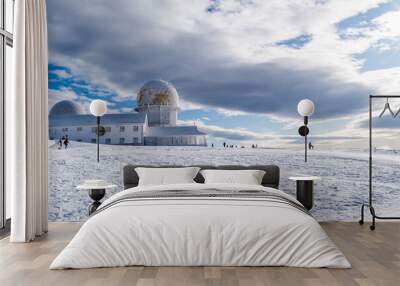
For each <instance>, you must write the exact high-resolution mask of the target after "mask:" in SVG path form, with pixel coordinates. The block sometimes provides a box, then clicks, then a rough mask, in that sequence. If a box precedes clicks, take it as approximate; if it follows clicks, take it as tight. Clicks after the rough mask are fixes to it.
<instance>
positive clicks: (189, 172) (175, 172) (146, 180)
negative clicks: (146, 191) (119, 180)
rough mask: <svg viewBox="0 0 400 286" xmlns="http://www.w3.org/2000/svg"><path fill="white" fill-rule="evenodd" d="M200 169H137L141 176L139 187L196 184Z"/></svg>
mask: <svg viewBox="0 0 400 286" xmlns="http://www.w3.org/2000/svg"><path fill="white" fill-rule="evenodd" d="M199 170H200V168H198V167H184V168H144V167H138V168H135V171H136V173H137V174H138V176H139V184H138V185H139V186H150V185H170V184H187V183H195V181H194V180H193V179H194V178H195V177H196V175H197V173H198V172H199Z"/></svg>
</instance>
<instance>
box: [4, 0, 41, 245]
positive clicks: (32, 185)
mask: <svg viewBox="0 0 400 286" xmlns="http://www.w3.org/2000/svg"><path fill="white" fill-rule="evenodd" d="M14 11H15V23H14V24H15V26H14V27H15V28H14V29H15V30H14V63H15V66H14V72H13V80H14V83H13V87H14V88H13V94H12V98H10V99H9V100H10V105H9V106H11V108H10V110H8V111H7V115H6V116H7V117H6V120H7V127H8V129H7V131H6V132H7V133H6V134H7V136H10V138H9V140H7V142H9V144H8V145H6V150H7V153H8V156H7V157H6V160H7V161H6V164H7V167H9V168H10V172H8V174H10V175H9V178H6V180H7V179H8V180H10V181H9V184H8V185H9V186H10V187H11V237H10V241H12V242H27V241H31V240H33V239H34V238H35V237H36V236H40V235H42V234H43V233H45V232H47V209H48V205H47V204H48V203H47V196H48V195H47V146H48V139H47V136H48V127H47V126H48V119H47V113H48V111H47V81H48V79H47V63H48V60H47V52H48V48H47V20H46V1H45V0H17V1H15V10H14Z"/></svg>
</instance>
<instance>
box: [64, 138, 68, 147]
mask: <svg viewBox="0 0 400 286" xmlns="http://www.w3.org/2000/svg"><path fill="white" fill-rule="evenodd" d="M68 143H69V140H68V136H66V137H65V139H64V146H65V149H67V148H68Z"/></svg>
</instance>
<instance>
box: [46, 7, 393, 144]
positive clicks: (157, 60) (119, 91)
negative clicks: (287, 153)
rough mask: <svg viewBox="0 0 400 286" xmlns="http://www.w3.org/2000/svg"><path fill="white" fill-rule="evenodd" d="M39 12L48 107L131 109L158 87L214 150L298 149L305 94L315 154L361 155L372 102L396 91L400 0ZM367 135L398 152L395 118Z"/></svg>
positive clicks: (379, 107) (381, 121) (379, 103)
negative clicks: (148, 87) (155, 83)
mask: <svg viewBox="0 0 400 286" xmlns="http://www.w3.org/2000/svg"><path fill="white" fill-rule="evenodd" d="M47 14H48V15H47V16H48V33H49V106H50V107H51V106H52V105H53V104H54V103H56V102H57V101H60V100H63V99H69V100H74V101H77V102H79V103H80V104H81V105H82V106H83V107H84V108H85V109H86V110H88V106H89V104H90V101H91V100H93V99H95V98H100V99H104V100H106V101H107V102H108V108H109V112H110V113H118V112H133V109H134V108H135V106H136V94H137V92H138V90H139V89H140V87H141V86H142V85H143V84H144V83H145V82H147V81H150V80H153V79H163V80H166V81H169V82H170V83H172V84H173V85H174V86H175V87H176V89H177V91H178V93H179V96H180V107H181V111H180V113H179V115H178V119H179V123H180V124H186V125H193V124H196V125H197V126H198V127H199V128H200V129H201V130H202V131H204V132H206V133H207V134H209V142H210V143H215V144H216V145H220V144H221V143H222V142H228V143H230V144H238V145H249V144H258V145H259V146H265V147H273V148H274V147H287V148H301V147H302V140H303V139H302V138H301V137H300V136H299V135H298V133H297V130H298V128H299V127H300V126H301V125H302V120H303V119H302V118H301V117H300V115H299V114H298V113H297V104H298V102H299V101H300V100H301V99H304V98H308V99H311V100H312V101H313V102H314V104H315V112H314V114H313V115H312V116H311V118H310V123H309V128H310V130H311V132H310V139H311V141H312V142H313V144H314V145H315V146H316V147H317V148H321V149H325V148H328V149H329V148H344V149H346V148H367V147H368V145H367V136H368V95H369V94H396V92H397V93H398V94H400V0H395V1H388V0H362V1H360V0H330V1H329V0H313V1H312V0H302V1H300V0H288V1H282V0H269V1H265V0H259V1H257V0H240V1H239V0H236V1H235V0H226V1H219V0H209V1H207V0H192V1H183V0H152V1H149V0H135V1H132V0H114V1H107V0H81V1H71V0H51V1H48V2H47ZM390 103H391V106H392V107H393V109H394V110H395V111H397V110H398V109H399V108H400V100H397V101H396V100H391V101H390ZM384 104H385V102H384V101H382V100H377V101H376V102H375V104H374V106H373V110H374V113H373V114H374V116H375V117H376V116H377V114H379V113H380V111H381V110H382V109H383V107H384ZM397 121H399V122H398V123H397ZM375 122H376V123H375ZM374 127H376V129H375V131H374V136H375V138H376V140H375V141H374V142H375V144H376V145H377V146H385V147H388V146H389V147H392V148H400V140H398V134H397V132H398V131H397V130H399V127H400V116H399V118H389V116H384V118H382V119H375V120H374ZM375 134H376V135H375Z"/></svg>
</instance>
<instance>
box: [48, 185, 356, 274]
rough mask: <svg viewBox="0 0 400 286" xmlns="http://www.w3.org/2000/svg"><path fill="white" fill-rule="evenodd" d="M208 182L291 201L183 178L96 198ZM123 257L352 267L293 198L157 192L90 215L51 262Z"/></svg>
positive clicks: (118, 261)
mask: <svg viewBox="0 0 400 286" xmlns="http://www.w3.org/2000/svg"><path fill="white" fill-rule="evenodd" d="M210 187H211V188H214V187H215V188H218V189H228V190H240V189H246V188H248V189H252V190H253V189H257V190H268V191H270V192H276V193H277V194H280V195H284V196H286V197H288V198H290V199H291V200H293V201H295V200H294V199H293V198H292V197H290V196H289V195H285V194H284V193H283V192H282V191H279V190H275V189H272V188H265V187H262V186H246V185H227V184H224V185H221V184H207V185H205V184H184V185H165V186H151V187H150V186H147V187H136V188H132V189H128V190H125V191H123V192H120V193H118V194H116V195H114V196H112V197H110V198H109V199H108V200H106V201H105V202H104V203H103V204H102V206H105V205H107V204H108V203H110V202H112V201H114V200H116V199H118V198H119V197H121V196H123V195H126V194H129V192H145V191H150V190H151V191H154V190H159V191H164V190H174V189H179V190H202V189H204V188H208V189H209V188H210ZM102 206H101V207H102ZM101 207H100V208H101ZM127 265H145V266H194V265H198V266H201V265H202V266H206V265H209V266H211V265H214V266H241V265H243V266H244V265H247V266H294V267H334V268H349V267H351V266H350V263H349V262H348V261H347V259H346V258H345V257H344V255H343V254H342V252H341V251H340V250H339V249H338V248H337V247H336V245H335V244H334V243H333V242H332V241H331V239H330V238H329V237H328V236H327V234H326V233H325V232H324V230H323V229H322V228H321V227H320V225H319V224H318V222H317V221H316V220H315V219H314V218H312V217H311V216H310V215H307V214H306V213H304V212H302V211H300V210H298V209H296V208H294V207H293V206H290V205H286V204H279V203H276V202H270V201H265V200H258V199H246V198H241V199H232V198H206V199H204V198H201V199H199V198H185V199H182V200H180V199H176V198H171V199H170V198H168V199H165V198H163V199H149V200H140V201H125V202H121V203H118V204H115V205H112V206H111V207H109V208H107V209H104V210H103V211H101V212H99V213H98V214H96V215H94V216H92V217H91V218H89V219H88V221H86V222H85V224H84V225H83V226H82V227H81V229H80V230H79V232H78V233H77V234H76V235H75V237H74V238H73V239H72V241H71V242H70V243H69V244H68V246H67V247H66V248H65V249H64V250H63V251H62V252H61V253H60V254H59V255H58V257H57V258H56V259H55V260H54V261H53V263H52V264H51V266H50V269H63V268H91V267H113V266H127Z"/></svg>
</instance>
